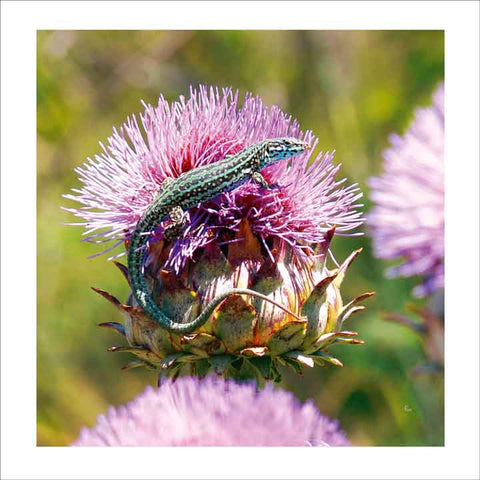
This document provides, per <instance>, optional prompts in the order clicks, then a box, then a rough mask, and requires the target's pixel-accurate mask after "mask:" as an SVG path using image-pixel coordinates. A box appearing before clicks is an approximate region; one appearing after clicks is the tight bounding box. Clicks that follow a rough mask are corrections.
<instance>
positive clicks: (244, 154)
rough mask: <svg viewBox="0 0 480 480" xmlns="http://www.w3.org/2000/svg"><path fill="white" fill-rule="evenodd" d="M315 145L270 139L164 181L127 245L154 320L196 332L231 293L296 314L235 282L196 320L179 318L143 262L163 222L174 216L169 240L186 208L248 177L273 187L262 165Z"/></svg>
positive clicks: (139, 296) (134, 280)
mask: <svg viewBox="0 0 480 480" xmlns="http://www.w3.org/2000/svg"><path fill="white" fill-rule="evenodd" d="M310 148H311V147H310V145H309V144H308V143H306V142H305V141H303V140H298V139H295V138H287V137H285V138H275V139H267V140H263V141H260V142H257V143H254V144H252V145H250V146H248V147H246V148H245V149H243V150H242V151H240V152H239V153H237V154H234V155H229V156H227V157H225V158H224V159H222V160H218V161H216V162H213V163H211V164H208V165H203V166H200V167H197V168H193V169H192V170H189V171H187V172H184V173H182V174H181V175H179V176H178V177H176V178H171V177H167V179H166V180H165V181H164V182H163V183H162V185H161V187H162V188H161V190H160V192H159V193H158V194H157V196H156V197H155V198H154V200H153V201H152V203H151V204H150V205H149V206H148V207H147V209H146V211H145V213H144V214H143V215H142V216H141V218H140V219H139V221H138V223H137V224H136V227H135V229H134V231H133V233H132V234H131V236H130V240H129V246H128V271H129V275H130V281H131V287H132V292H133V296H134V297H135V299H136V301H137V303H138V305H139V306H140V308H142V310H143V311H144V312H145V313H146V314H147V315H148V316H149V317H150V318H151V319H152V320H154V321H155V322H157V323H158V324H159V325H160V327H162V328H164V329H165V330H167V331H169V332H171V333H177V334H187V333H191V332H193V331H194V330H196V329H198V328H200V327H201V326H202V325H204V324H205V323H206V321H207V320H208V319H209V318H210V315H212V313H213V312H214V310H215V309H216V308H217V306H218V305H220V303H221V302H222V301H223V300H225V299H226V298H228V297H229V296H230V295H250V296H253V297H257V298H260V299H262V300H264V301H268V302H270V303H272V304H274V305H275V306H277V307H278V308H281V309H282V310H284V311H285V312H287V313H289V314H292V312H291V311H290V310H288V309H287V308H286V307H284V306H282V305H280V304H279V303H277V302H275V301H274V300H272V299H271V298H269V297H267V296H265V295H263V294H261V293H259V292H256V291H254V290H250V289H245V288H231V289H228V290H227V291H225V292H223V293H221V294H219V295H217V296H216V297H215V298H213V300H211V301H210V302H209V303H208V304H207V305H206V307H205V308H204V309H203V311H202V312H201V313H200V314H199V315H198V317H196V318H195V319H194V320H192V321H190V322H188V323H180V322H175V321H174V320H172V319H171V318H169V317H168V316H167V315H165V313H163V312H162V311H161V309H160V308H159V307H158V305H157V304H156V303H155V301H154V300H153V298H152V297H151V295H150V293H149V291H148V288H147V284H146V281H145V278H144V276H143V264H144V258H145V255H146V252H147V250H148V248H147V243H148V238H149V233H151V232H152V231H153V230H155V228H156V227H158V225H159V224H160V223H161V222H163V221H165V220H167V219H170V220H171V224H170V225H168V226H167V227H166V228H165V230H164V236H165V238H167V239H169V240H173V239H175V238H178V236H179V234H180V233H181V231H182V229H183V228H184V227H185V225H186V220H185V213H184V212H185V211H187V210H188V209H190V208H192V207H194V206H196V205H198V204H200V203H203V202H206V201H208V200H212V199H214V198H215V197H217V196H218V195H220V194H222V193H226V192H230V191H232V190H234V189H236V188H237V187H239V186H240V185H243V184H244V183H246V182H248V181H249V180H252V181H253V182H255V183H256V184H258V185H260V186H261V187H263V188H269V187H271V185H269V184H268V182H267V181H266V180H265V178H264V177H263V175H262V174H261V170H262V169H263V168H265V167H267V166H269V165H272V164H274V163H276V162H279V161H280V160H283V159H286V158H289V157H292V156H294V155H298V154H301V153H303V152H304V151H306V150H309V149H310ZM293 315H294V314H293ZM294 316H295V317H297V316H296V315H294ZM297 318H299V317H297Z"/></svg>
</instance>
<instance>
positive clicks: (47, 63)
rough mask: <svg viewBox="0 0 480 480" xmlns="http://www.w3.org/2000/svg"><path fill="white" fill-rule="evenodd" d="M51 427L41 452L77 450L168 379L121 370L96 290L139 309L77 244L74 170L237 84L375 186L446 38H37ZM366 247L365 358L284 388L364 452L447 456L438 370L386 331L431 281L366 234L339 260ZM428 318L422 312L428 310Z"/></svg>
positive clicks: (42, 314)
mask: <svg viewBox="0 0 480 480" xmlns="http://www.w3.org/2000/svg"><path fill="white" fill-rule="evenodd" d="M37 60H38V63H37V69H38V113H37V120H38V121H37V128H38V190H37V199H38V224H37V229H38V230H37V234H38V260H37V267H38V269H37V272H38V344H37V347H38V350H37V360H38V366H37V370H38V377H37V381H38V397H37V407H38V428H37V434H38V435H37V437H38V439H37V441H38V444H39V445H65V444H69V443H70V442H72V441H73V440H74V439H75V438H76V436H77V435H78V432H79V429H80V428H81V426H83V425H93V424H94V423H95V420H96V416H97V415H98V414H100V413H103V412H105V411H106V409H107V407H108V406H109V405H119V404H122V403H125V402H127V401H129V400H131V399H133V398H134V397H135V396H136V395H137V394H138V393H140V392H141V391H142V390H143V389H144V387H145V385H147V384H154V383H155V381H156V379H155V377H154V375H153V374H151V373H149V372H141V371H139V370H134V371H130V372H123V371H121V370H120V369H119V367H120V366H121V365H123V364H124V363H126V362H127V360H128V357H126V356H125V355H124V356H122V354H115V355H114V354H109V353H107V352H106V348H107V347H108V346H111V345H114V344H116V343H118V338H117V337H116V335H115V333H114V332H110V331H105V330H102V329H100V328H99V327H97V324H98V323H100V322H105V321H110V320H111V321H118V320H119V318H118V315H117V312H116V311H114V309H113V308H112V307H111V306H110V305H109V304H108V303H107V302H106V301H105V300H103V299H102V298H101V297H100V296H98V295H97V294H95V293H94V292H93V291H92V290H91V289H90V288H89V287H90V286H97V287H99V288H102V289H105V290H108V291H110V292H112V293H113V294H115V295H116V296H117V297H118V298H126V295H127V286H126V283H125V282H124V281H123V279H122V278H121V276H120V274H119V272H118V271H117V269H116V268H115V266H114V265H113V264H111V263H110V262H107V261H106V256H100V257H97V258H95V259H93V260H89V259H87V257H88V256H89V255H92V254H94V253H96V251H98V250H97V249H96V247H95V246H94V245H90V244H85V243H82V242H81V241H80V238H81V233H82V230H81V229H80V228H74V227H66V226H63V225H62V222H69V221H73V220H74V219H73V216H71V215H69V214H68V213H65V212H62V211H61V210H60V206H61V205H67V206H72V202H68V201H67V200H64V199H62V198H61V194H62V193H67V192H68V191H69V190H70V189H71V188H75V187H78V186H79V182H78V180H77V178H76V174H75V173H74V171H73V168H74V167H75V166H78V165H80V164H81V163H83V162H84V161H85V160H86V157H87V156H93V155H94V154H95V153H98V152H99V150H100V148H99V146H98V141H105V139H106V137H107V136H108V135H109V134H110V133H111V131H112V126H119V125H120V124H121V123H123V121H124V120H125V119H126V117H127V115H130V114H131V113H138V112H140V111H142V105H141V103H140V100H142V99H143V100H145V101H146V102H148V103H152V104H155V103H156V101H157V99H158V96H159V94H160V93H163V94H164V96H165V97H166V98H167V99H169V100H175V99H176V98H177V97H178V95H180V94H185V95H188V89H189V86H190V85H198V84H199V83H206V84H211V85H218V86H232V87H234V88H238V89H240V92H241V96H242V95H243V94H244V93H245V92H246V91H251V92H253V93H255V94H258V95H260V96H261V97H262V99H263V100H264V102H265V103H266V104H268V105H270V104H278V105H279V106H280V107H282V108H283V109H284V110H285V111H287V112H289V113H290V114H292V115H293V116H294V117H296V118H297V119H298V120H299V121H300V124H301V127H302V128H303V129H311V130H313V131H314V133H315V134H316V136H317V137H318V138H319V145H320V148H321V149H322V150H324V151H325V150H332V149H335V150H336V151H337V153H336V161H338V162H341V163H342V165H343V167H342V172H343V176H346V177H348V179H349V181H350V182H358V183H359V184H360V186H361V188H362V190H363V192H364V194H365V197H364V201H365V205H366V208H365V210H366V211H367V210H368V209H369V207H370V202H369V198H368V188H367V186H366V181H367V179H368V177H369V176H372V175H375V174H378V173H379V172H380V171H381V159H382V157H381V152H382V150H383V149H384V148H385V147H386V146H387V145H388V135H389V134H390V133H392V132H403V131H404V130H405V128H406V127H407V126H408V123H409V121H410V120H411V118H412V115H413V111H414V108H415V107H417V106H419V105H425V104H428V103H429V102H430V96H431V93H432V91H433V90H434V88H435V87H436V85H437V84H438V83H439V82H440V81H441V80H442V79H443V70H444V35H443V32H441V31H40V32H39V33H38V58H37ZM358 247H363V248H364V251H363V253H362V255H361V256H360V257H359V258H358V259H357V260H356V261H355V263H354V264H353V266H352V268H351V270H350V272H349V275H348V277H347V281H346V284H345V288H344V290H343V293H344V298H346V299H349V298H352V297H353V296H355V295H357V294H359V293H362V292H364V291H372V290H373V291H376V292H377V296H376V297H374V298H373V299H372V300H370V301H369V303H368V308H367V310H366V311H365V312H364V313H361V314H360V315H358V316H354V317H352V319H351V320H349V322H350V324H349V326H348V328H349V329H351V330H355V331H358V332H360V338H362V339H363V340H365V341H366V344H365V345H363V346H345V347H339V348H338V350H340V349H341V351H338V350H337V352H338V354H339V356H340V357H341V359H342V361H343V362H344V364H345V366H344V367H343V368H335V367H331V368H328V369H319V368H316V369H313V370H309V371H305V374H304V376H303V377H296V376H294V375H290V374H286V375H285V377H284V380H283V382H282V384H281V386H282V387H283V388H286V389H289V390H292V391H293V392H294V393H295V394H296V395H297V397H298V398H300V399H301V400H304V399H306V398H312V399H314V401H315V402H316V404H317V405H318V407H319V409H320V410H321V411H322V412H323V413H324V414H326V415H329V416H331V417H334V418H338V419H339V420H340V422H341V424H342V427H343V428H344V429H345V430H346V431H347V433H348V435H349V437H350V439H351V440H352V442H353V443H354V444H356V445H442V444H443V441H444V430H443V378H441V376H439V375H437V376H420V377H417V376H413V375H412V374H411V369H412V368H413V367H414V366H415V365H417V364H419V363H421V362H423V361H424V360H425V356H424V352H423V348H422V342H421V339H420V337H418V336H417V335H416V334H415V333H413V332H411V331H409V330H407V329H406V328H404V327H402V326H400V325H397V324H392V323H389V322H387V321H385V320H383V319H382V316H381V315H382V312H384V311H391V312H405V305H406V304H408V303H409V302H413V301H414V300H413V299H412V298H411V296H410V291H411V288H412V286H413V285H415V284H416V282H417V280H418V279H395V280H386V279H385V278H384V276H383V271H384V269H385V266H386V264H385V263H384V262H382V261H379V260H376V259H374V258H373V256H372V252H371V241H370V239H369V237H368V236H364V237H355V238H337V239H335V240H334V244H333V249H334V252H335V255H336V257H337V258H338V259H343V258H345V257H346V256H347V255H348V253H349V252H350V251H351V250H353V249H356V248H358ZM415 302H416V304H421V303H422V302H419V301H415Z"/></svg>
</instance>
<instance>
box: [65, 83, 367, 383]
mask: <svg viewBox="0 0 480 480" xmlns="http://www.w3.org/2000/svg"><path fill="white" fill-rule="evenodd" d="M141 121H142V124H143V128H144V131H145V132H144V133H142V131H141V129H140V127H139V125H138V123H137V121H136V118H135V117H131V118H130V119H129V120H128V122H127V123H126V124H125V125H123V127H122V128H121V129H120V131H119V132H118V131H117V130H114V134H113V135H112V137H110V138H109V139H108V147H103V149H104V153H103V154H102V155H101V156H96V157H95V160H91V159H89V161H88V162H87V164H85V165H84V166H83V168H79V169H77V172H78V174H79V176H80V180H81V181H82V182H83V183H84V186H83V188H82V189H80V190H75V192H76V195H67V196H66V197H67V198H70V199H72V200H76V201H78V202H80V203H82V204H83V205H84V207H82V208H78V209H69V210H70V211H72V212H73V213H74V214H75V215H76V216H79V217H82V218H83V219H84V220H85V222H83V223H80V225H84V226H86V235H87V236H86V240H87V241H92V242H103V241H108V240H112V239H113V240H114V242H115V241H116V242H117V243H118V242H125V243H126V244H127V245H128V237H129V235H130V234H131V233H132V231H133V229H134V228H135V225H136V223H137V221H138V220H139V218H140V217H141V216H142V215H143V213H144V212H145V210H146V208H147V207H148V205H149V204H150V203H151V202H152V200H153V198H154V197H155V195H156V193H157V192H158V190H159V189H160V188H161V184H162V182H163V181H164V180H165V178H167V177H177V176H178V175H180V174H181V173H183V172H185V171H188V170H190V169H192V168H195V167H198V166H201V165H205V164H208V163H211V162H215V161H217V160H219V159H221V158H223V157H225V156H226V155H229V154H234V153H236V152H238V151H240V150H241V149H243V148H244V147H245V146H248V145H250V144H252V143H255V142H257V141H259V140H262V139H265V138H273V137H286V136H288V137H295V138H303V139H304V140H306V141H307V142H308V143H309V144H310V145H313V146H315V145H316V144H317V140H316V139H315V138H314V136H313V134H312V133H311V132H306V133H303V132H301V131H300V129H299V126H298V123H297V122H296V121H294V120H292V119H291V117H288V116H287V115H286V114H284V113H283V112H282V111H281V110H280V109H279V108H278V107H276V106H274V107H271V108H267V107H265V106H264V105H263V104H262V102H261V100H260V99H259V98H258V97H257V98H254V97H252V96H251V95H248V94H247V96H246V98H245V100H244V102H243V105H242V107H241V108H239V107H238V93H233V92H232V91H231V90H230V89H225V90H223V91H222V93H220V92H219V90H218V89H213V88H211V89H210V90H208V89H206V88H204V87H200V88H199V90H193V89H192V90H191V92H190V98H189V99H188V100H186V99H185V98H183V97H180V100H179V101H178V102H174V103H172V104H171V105H169V104H168V103H167V102H166V101H165V100H164V99H163V97H161V98H160V101H159V105H158V107H156V108H153V107H152V106H150V105H145V113H144V114H143V115H141ZM144 137H145V138H144ZM332 160H333V154H332V153H326V154H323V153H319V154H318V155H317V156H316V157H311V151H309V152H308V153H305V154H303V155H300V156H299V157H296V158H295V159H294V160H293V161H291V162H288V161H283V162H279V163H277V164H275V165H272V166H270V167H268V168H265V169H264V170H263V171H262V174H263V175H264V177H265V178H266V180H267V181H268V182H269V183H273V184H277V185H278V188H273V189H271V190H269V192H268V193H267V194H265V191H264V190H262V189H260V188H259V187H258V186H257V185H254V184H253V183H251V182H248V183H247V184H245V185H242V186H241V187H239V188H237V189H236V190H234V191H232V192H230V193H226V194H222V195H220V196H219V197H217V198H215V199H213V200H212V201H209V202H205V203H203V204H201V205H198V206H197V207H195V208H192V209H191V210H190V211H189V212H188V214H189V220H190V221H189V224H188V225H187V227H186V228H185V229H184V231H183V234H182V235H181V236H180V238H178V239H177V240H175V241H170V240H169V239H167V238H165V237H164V236H163V230H164V227H165V225H164V224H161V225H159V226H158V228H157V229H156V232H155V234H154V235H153V238H152V240H151V241H150V245H149V251H148V255H147V259H146V262H145V277H146V279H147V282H149V284H150V285H151V289H152V290H151V291H152V294H151V295H152V297H153V299H154V300H155V301H156V303H157V304H158V305H159V306H160V308H161V309H162V311H164V312H165V314H166V315H168V316H170V317H171V318H174V319H176V321H179V322H182V321H183V322H188V321H191V320H193V319H194V318H195V317H196V316H197V315H198V313H199V312H200V311H201V310H202V308H204V307H205V305H206V304H207V303H208V302H209V301H210V300H211V299H212V298H213V297H215V296H216V295H218V294H221V293H223V292H225V291H226V290H228V289H231V288H250V289H253V290H257V291H259V292H261V293H263V294H265V295H268V296H270V297H271V298H272V299H273V300H275V301H276V302H277V303H281V304H282V305H284V306H285V307H287V308H288V309H289V310H290V311H291V312H292V313H293V314H295V315H297V316H302V317H303V320H302V321H299V320H298V318H295V316H293V315H289V314H286V313H285V312H283V311H282V310H280V309H278V308H277V307H272V305H271V304H269V303H267V302H263V301H258V300H257V299H252V298H247V297H243V296H242V297H241V296H231V297H229V298H228V299H227V300H226V301H224V302H223V303H222V304H221V305H220V307H219V308H218V309H217V310H216V312H215V314H214V315H213V316H212V318H211V319H210V320H209V321H208V322H207V323H206V324H205V325H204V326H203V327H202V328H201V329H200V330H198V331H197V332H195V333H193V334H190V335H183V336H179V335H174V334H169V333H168V332H166V331H165V330H163V329H161V328H160V327H159V326H158V325H157V324H156V323H155V322H153V321H152V320H151V319H150V318H148V317H147V315H146V314H145V313H144V312H142V310H140V309H139V308H138V307H137V306H136V304H135V302H134V300H133V299H132V298H130V300H129V301H128V302H127V304H122V303H121V302H119V301H118V300H117V299H116V298H115V297H113V296H112V295H111V294H109V293H107V292H105V291H103V290H100V289H95V290H96V291H97V292H99V293H100V294H102V295H103V296H104V297H105V298H107V299H108V300H109V301H111V302H112V303H113V304H114V305H115V306H116V307H118V308H119V309H120V311H121V312H122V313H123V314H126V315H125V325H121V324H118V323H115V322H107V323H102V326H107V327H112V328H114V329H115V330H116V331H118V332H119V333H121V334H122V335H124V336H125V337H126V339H127V341H128V344H129V345H128V346H120V347H112V348H111V349H110V350H111V351H128V352H131V353H133V354H135V355H137V356H138V357H139V360H138V361H137V362H133V363H131V364H129V365H128V366H127V367H133V366H139V365H145V366H147V367H150V368H154V369H157V370H160V371H161V372H163V373H166V374H168V375H178V373H179V371H180V369H181V368H182V366H184V365H189V366H190V369H191V372H192V373H196V374H197V375H199V376H204V375H205V374H206V373H207V372H208V371H209V369H211V368H213V369H214V370H215V371H216V372H217V373H221V374H224V375H234V376H235V377H242V376H243V377H252V376H254V377H256V378H257V379H258V381H261V379H264V378H266V379H278V378H279V374H278V370H277V366H278V364H283V365H289V366H291V367H292V368H295V369H298V368H299V366H300V365H302V364H305V365H309V366H313V364H314V363H319V364H325V363H326V362H327V363H328V362H329V363H334V364H336V365H341V362H340V361H339V360H337V359H336V358H334V357H332V356H331V355H330V354H329V353H328V352H326V349H327V348H328V346H329V345H331V344H333V343H342V342H343V343H361V342H360V341H359V340H356V339H354V338H352V337H354V336H355V335H356V333H355V332H349V331H346V332H343V331H341V327H342V323H343V321H344V320H345V319H346V318H347V317H348V316H349V315H350V314H351V313H353V312H355V311H359V310H361V309H362V308H363V307H359V306H356V304H357V303H358V302H359V301H360V300H362V299H364V298H366V297H368V296H370V295H371V294H364V295H360V296H359V297H357V298H355V299H354V300H352V301H351V302H350V303H348V304H347V305H345V306H344V305H343V302H342V299H341V296H340V290H339V288H340V285H341V283H342V281H343V279H344V276H345V273H346V270H347V268H348V266H349V265H350V263H351V261H352V260H353V259H354V258H355V256H356V255H357V254H358V253H359V251H356V252H354V253H353V254H352V255H350V256H349V257H348V258H347V259H346V260H345V262H344V263H343V264H342V265H341V266H340V267H339V268H337V269H334V270H331V271H330V270H327V268H326V256H327V252H328V249H329V246H330V242H331V240H332V237H333V234H334V232H336V233H337V234H348V232H350V231H351V230H352V229H354V228H355V227H356V226H358V225H360V224H361V223H362V220H363V219H362V218H361V211H359V207H360V206H361V205H359V204H356V203H355V202H357V200H358V199H359V198H360V196H361V193H360V192H359V191H358V187H357V186H356V185H351V186H343V183H344V180H335V175H336V174H337V172H338V170H339V168H340V166H339V165H337V166H334V165H333V163H332ZM116 265H117V266H118V267H119V268H120V270H121V271H122V273H123V274H124V275H125V277H126V279H127V280H128V281H129V274H128V270H127V269H126V267H125V266H123V265H122V264H120V263H118V262H116Z"/></svg>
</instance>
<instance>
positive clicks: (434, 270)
mask: <svg viewBox="0 0 480 480" xmlns="http://www.w3.org/2000/svg"><path fill="white" fill-rule="evenodd" d="M443 97H444V87H443V84H442V85H440V87H438V89H437V90H436V92H435V94H434V96H433V106H431V107H427V108H419V109H417V111H416V114H415V118H414V120H413V123H412V124H411V126H410V128H409V129H408V131H407V132H406V133H405V135H404V136H403V137H401V136H399V135H392V136H391V138H390V141H391V144H392V145H391V147H390V148H389V149H388V150H386V151H385V152H384V153H383V158H384V160H385V164H384V170H385V172H384V173H383V174H382V175H381V176H380V177H375V178H371V179H370V182H369V185H370V187H371V189H372V192H371V199H372V200H373V202H374V204H375V206H374V208H373V209H372V211H371V212H370V214H369V215H368V218H367V223H368V225H369V226H370V231H371V235H372V237H373V246H374V252H375V255H376V256H377V257H379V258H384V259H388V260H390V259H399V258H403V259H404V262H403V263H402V264H401V265H398V266H395V267H392V268H390V269H388V270H387V272H386V273H387V276H388V277H395V276H399V275H400V276H404V277H410V276H412V275H421V276H422V277H423V283H422V284H421V285H418V286H417V287H416V288H415V289H414V291H413V293H414V295H415V296H419V297H421V296H425V295H428V294H430V293H431V292H433V291H434V290H436V289H440V288H443V286H444V264H443V258H444V165H443V152H444V100H443Z"/></svg>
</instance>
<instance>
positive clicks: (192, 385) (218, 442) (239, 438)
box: [73, 377, 350, 446]
mask: <svg viewBox="0 0 480 480" xmlns="http://www.w3.org/2000/svg"><path fill="white" fill-rule="evenodd" d="M275 445H276V446H348V445H350V442H349V441H348V440H347V438H346V436H345V434H344V433H343V432H341V431H340V430H339V426H338V422H337V421H334V420H330V419H329V418H327V417H325V416H323V415H321V414H320V413H319V411H318V410H317V409H316V408H315V406H314V405H313V403H312V402H307V403H305V404H303V405H301V404H300V403H299V402H298V400H297V399H296V398H295V397H294V395H293V394H291V393H290V392H285V391H282V390H274V389H273V388H271V386H269V385H267V386H266V387H265V388H264V389H263V390H261V391H258V390H257V389H256V387H255V385H254V384H246V383H243V384H236V383H235V382H233V381H225V380H223V379H220V378H214V377H207V378H205V379H203V380H198V379H195V378H187V377H184V378H181V379H179V380H178V381H177V382H175V383H173V382H171V381H169V380H167V381H164V382H163V383H162V384H161V385H160V387H159V388H158V389H154V388H152V387H147V389H146V390H145V391H144V392H143V393H141V394H140V395H139V396H138V397H137V398H136V399H134V400H133V401H132V402H130V403H128V404H127V405H125V406H122V407H118V408H110V409H109V410H108V412H107V414H106V415H100V416H99V417H98V420H97V425H96V426H95V427H93V428H90V429H87V428H83V429H82V431H81V433H80V436H79V438H78V439H77V440H76V442H74V443H73V446H275Z"/></svg>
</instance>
